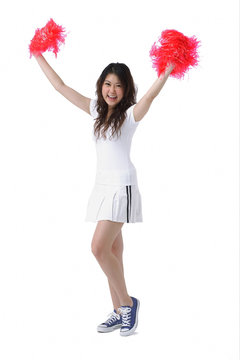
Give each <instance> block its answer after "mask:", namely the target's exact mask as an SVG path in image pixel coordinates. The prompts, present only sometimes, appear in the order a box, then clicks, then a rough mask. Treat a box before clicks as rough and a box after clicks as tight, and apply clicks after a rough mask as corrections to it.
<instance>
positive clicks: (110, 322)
mask: <svg viewBox="0 0 240 360" xmlns="http://www.w3.org/2000/svg"><path fill="white" fill-rule="evenodd" d="M108 316H109V317H108V319H107V320H106V321H105V322H104V323H102V324H100V325H98V327H97V331H98V332H102V333H107V332H110V331H113V330H116V329H119V328H120V327H121V326H122V316H121V315H120V314H118V313H117V312H116V310H115V309H114V311H113V312H111V313H110V314H109V315H108Z"/></svg>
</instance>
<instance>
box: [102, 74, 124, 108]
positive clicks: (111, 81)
mask: <svg viewBox="0 0 240 360" xmlns="http://www.w3.org/2000/svg"><path fill="white" fill-rule="evenodd" d="M123 95H124V90H123V85H122V83H121V81H120V80H119V77H118V76H117V75H115V74H108V75H107V76H106V78H105V80H104V83H103V86H102V96H103V98H104V100H105V101H106V103H107V104H108V109H109V110H111V109H113V108H114V107H115V106H116V105H117V104H118V103H120V101H121V100H122V98H123Z"/></svg>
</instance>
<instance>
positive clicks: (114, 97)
mask: <svg viewBox="0 0 240 360" xmlns="http://www.w3.org/2000/svg"><path fill="white" fill-rule="evenodd" d="M108 96H109V97H110V98H111V99H116V96H110V95H108Z"/></svg>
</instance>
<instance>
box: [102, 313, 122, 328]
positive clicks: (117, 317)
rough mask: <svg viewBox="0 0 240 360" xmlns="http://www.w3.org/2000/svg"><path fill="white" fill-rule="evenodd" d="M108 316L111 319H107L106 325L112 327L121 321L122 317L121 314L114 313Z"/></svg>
mask: <svg viewBox="0 0 240 360" xmlns="http://www.w3.org/2000/svg"><path fill="white" fill-rule="evenodd" d="M108 316H110V318H109V319H107V320H106V321H105V323H106V324H109V325H111V323H112V322H114V321H116V320H119V319H120V315H119V314H116V313H115V312H114V311H113V312H111V313H110V314H108Z"/></svg>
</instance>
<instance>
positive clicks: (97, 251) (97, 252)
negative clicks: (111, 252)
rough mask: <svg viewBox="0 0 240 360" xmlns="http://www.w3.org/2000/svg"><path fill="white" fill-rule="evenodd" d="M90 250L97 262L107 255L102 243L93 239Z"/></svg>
mask: <svg viewBox="0 0 240 360" xmlns="http://www.w3.org/2000/svg"><path fill="white" fill-rule="evenodd" d="M91 250H92V253H93V255H94V256H95V258H96V259H98V260H103V259H104V257H105V256H106V254H107V249H106V246H104V244H103V241H101V240H97V239H93V241H92V245H91Z"/></svg>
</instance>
